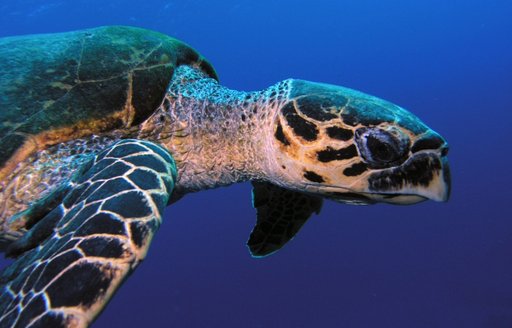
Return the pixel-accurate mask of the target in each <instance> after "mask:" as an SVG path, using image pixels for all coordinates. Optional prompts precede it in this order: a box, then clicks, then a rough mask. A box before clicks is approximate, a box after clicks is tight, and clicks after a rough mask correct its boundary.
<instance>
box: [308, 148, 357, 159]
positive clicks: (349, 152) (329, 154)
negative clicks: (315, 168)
mask: <svg viewBox="0 0 512 328" xmlns="http://www.w3.org/2000/svg"><path fill="white" fill-rule="evenodd" d="M357 154H358V153H357V148H356V146H355V145H350V146H348V147H346V148H341V149H334V148H332V147H327V148H326V149H324V150H321V151H319V152H317V153H316V155H317V159H318V160H319V161H320V162H324V163H326V162H332V161H339V160H343V159H350V158H352V157H355V156H357Z"/></svg>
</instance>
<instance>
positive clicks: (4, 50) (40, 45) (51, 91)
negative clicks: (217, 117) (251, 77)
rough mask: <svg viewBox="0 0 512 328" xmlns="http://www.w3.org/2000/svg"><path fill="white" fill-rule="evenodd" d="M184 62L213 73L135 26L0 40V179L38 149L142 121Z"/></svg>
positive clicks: (187, 52)
mask: <svg viewBox="0 0 512 328" xmlns="http://www.w3.org/2000/svg"><path fill="white" fill-rule="evenodd" d="M183 64H185V65H192V66H195V67H200V68H201V69H202V70H203V71H205V72H206V73H207V74H209V75H210V76H211V77H213V78H216V74H215V71H214V69H213V68H212V66H211V65H210V64H209V63H208V62H207V61H206V60H205V59H204V58H203V57H201V56H200V55H199V54H198V53H197V52H196V51H195V50H194V49H192V48H191V47H189V46H187V45H186V44H184V43H182V42H180V41H178V40H176V39H173V38H171V37H168V36H166V35H164V34H160V33H158V32H153V31H148V30H144V29H140V28H134V27H124V26H112V27H100V28H94V29H87V30H81V31H75V32H67V33H59V34H48V35H29V36H21V37H9V38H3V39H0V67H1V68H2V76H1V78H0V144H1V148H0V180H2V175H4V176H5V175H6V174H8V171H9V169H8V167H7V166H9V165H10V166H13V165H15V164H16V162H19V161H20V160H23V159H24V158H26V157H27V156H28V155H30V154H31V153H33V152H35V151H37V150H38V149H42V148H44V147H46V146H48V145H51V144H56V143H59V142H62V141H65V140H70V139H73V138H76V137H83V136H86V135H90V134H93V133H101V132H105V131H110V130H115V129H122V128H128V127H130V126H133V125H136V124H138V123H141V122H143V121H144V120H145V119H146V118H147V117H149V116H150V115H151V114H152V113H153V111H154V110H155V109H156V108H157V107H158V106H159V105H160V104H161V102H162V100H163V98H164V95H165V92H166V89H167V87H168V85H169V82H170V80H171V78H172V75H173V72H174V69H175V68H176V67H177V66H179V65H183ZM2 171H3V174H2Z"/></svg>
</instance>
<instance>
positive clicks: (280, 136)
mask: <svg viewBox="0 0 512 328" xmlns="http://www.w3.org/2000/svg"><path fill="white" fill-rule="evenodd" d="M274 137H276V139H277V140H279V141H280V142H281V143H282V144H283V145H285V146H289V145H290V141H288V139H287V138H286V136H285V135H284V132H283V127H282V126H281V122H277V128H276V133H274Z"/></svg>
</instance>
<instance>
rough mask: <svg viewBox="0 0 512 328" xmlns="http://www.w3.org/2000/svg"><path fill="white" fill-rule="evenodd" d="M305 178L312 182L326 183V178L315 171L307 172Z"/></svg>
mask: <svg viewBox="0 0 512 328" xmlns="http://www.w3.org/2000/svg"><path fill="white" fill-rule="evenodd" d="M304 178H306V179H308V180H309V181H311V182H318V183H322V182H325V180H324V178H323V177H322V176H321V175H318V174H316V173H315V172H313V171H306V173H304Z"/></svg>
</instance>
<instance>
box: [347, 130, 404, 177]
mask: <svg viewBox="0 0 512 328" xmlns="http://www.w3.org/2000/svg"><path fill="white" fill-rule="evenodd" d="M356 142H357V146H358V149H359V152H360V153H361V156H362V157H363V159H364V160H365V162H367V163H368V164H370V166H372V167H374V168H383V167H389V166H393V165H396V164H399V163H401V162H403V160H404V159H405V156H406V154H407V150H408V139H407V138H406V137H405V136H402V135H401V133H400V132H399V131H385V130H382V129H378V128H371V129H369V128H361V129H358V130H357V131H356Z"/></svg>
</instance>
